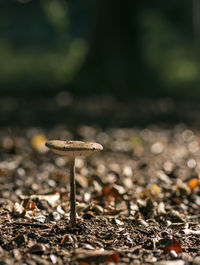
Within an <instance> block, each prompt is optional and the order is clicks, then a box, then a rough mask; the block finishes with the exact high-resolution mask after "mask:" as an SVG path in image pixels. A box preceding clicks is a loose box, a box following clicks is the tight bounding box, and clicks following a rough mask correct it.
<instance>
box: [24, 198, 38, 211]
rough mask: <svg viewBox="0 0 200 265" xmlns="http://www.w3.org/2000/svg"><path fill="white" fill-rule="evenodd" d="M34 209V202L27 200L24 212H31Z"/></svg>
mask: <svg viewBox="0 0 200 265" xmlns="http://www.w3.org/2000/svg"><path fill="white" fill-rule="evenodd" d="M34 209H36V204H35V202H33V201H32V200H29V201H28V202H27V203H26V206H25V208H24V211H25V212H26V211H33V210H34Z"/></svg>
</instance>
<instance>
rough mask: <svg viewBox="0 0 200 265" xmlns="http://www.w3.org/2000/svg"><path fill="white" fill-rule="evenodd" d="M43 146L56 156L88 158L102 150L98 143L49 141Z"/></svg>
mask: <svg viewBox="0 0 200 265" xmlns="http://www.w3.org/2000/svg"><path fill="white" fill-rule="evenodd" d="M45 145H46V146H47V147H48V148H49V149H50V150H51V151H53V152H54V153H56V154H58V155H69V156H72V157H76V156H88V155H91V154H93V153H96V152H98V151H101V150H102V149H103V146H102V145H101V144H98V143H91V142H82V141H62V140H50V141H47V142H46V143H45Z"/></svg>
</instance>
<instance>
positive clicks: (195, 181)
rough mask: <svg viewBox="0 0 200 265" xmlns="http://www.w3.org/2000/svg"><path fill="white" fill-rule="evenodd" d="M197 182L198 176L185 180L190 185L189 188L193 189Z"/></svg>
mask: <svg viewBox="0 0 200 265" xmlns="http://www.w3.org/2000/svg"><path fill="white" fill-rule="evenodd" d="M198 183H199V179H198V178H192V179H190V180H189V181H188V182H187V185H188V186H189V187H190V189H191V190H192V191H193V189H194V188H196V186H197V185H198Z"/></svg>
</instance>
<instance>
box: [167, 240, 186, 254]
mask: <svg viewBox="0 0 200 265" xmlns="http://www.w3.org/2000/svg"><path fill="white" fill-rule="evenodd" d="M164 252H165V253H166V254H170V253H171V252H175V253H176V254H179V253H182V248H181V245H180V243H179V242H178V241H177V240H176V239H175V238H173V239H172V240H171V244H170V245H169V246H167V247H165V249H164Z"/></svg>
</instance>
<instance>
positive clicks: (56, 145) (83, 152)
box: [46, 140, 103, 226]
mask: <svg viewBox="0 0 200 265" xmlns="http://www.w3.org/2000/svg"><path fill="white" fill-rule="evenodd" d="M46 146H47V147H48V148H49V149H50V150H51V151H53V152H54V153H56V154H58V155H68V156H69V158H70V224H71V225H72V226H73V225H75V224H76V197H75V178H74V174H75V159H76V157H77V156H88V155H91V154H93V153H95V152H98V151H101V150H102V149H103V146H102V145H101V144H98V143H91V142H82V141H61V140H50V141H47V142H46Z"/></svg>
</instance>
